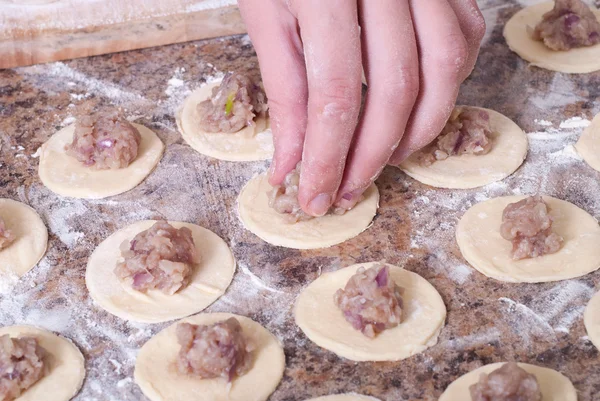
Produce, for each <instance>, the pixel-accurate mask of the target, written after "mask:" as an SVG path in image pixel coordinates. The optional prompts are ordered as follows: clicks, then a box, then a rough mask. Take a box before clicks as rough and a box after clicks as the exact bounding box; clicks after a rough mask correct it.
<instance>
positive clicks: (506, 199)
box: [456, 196, 600, 283]
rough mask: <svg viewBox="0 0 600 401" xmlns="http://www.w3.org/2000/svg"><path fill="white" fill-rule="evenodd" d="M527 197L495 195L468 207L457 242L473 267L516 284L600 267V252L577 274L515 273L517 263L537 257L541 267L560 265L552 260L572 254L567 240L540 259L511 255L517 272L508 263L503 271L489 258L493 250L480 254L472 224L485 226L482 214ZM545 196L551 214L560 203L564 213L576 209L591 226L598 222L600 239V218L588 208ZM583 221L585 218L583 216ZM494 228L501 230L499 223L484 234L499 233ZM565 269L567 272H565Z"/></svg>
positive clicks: (597, 233)
mask: <svg viewBox="0 0 600 401" xmlns="http://www.w3.org/2000/svg"><path fill="white" fill-rule="evenodd" d="M526 197H527V196H501V197H497V198H492V199H489V200H487V201H484V202H480V203H478V204H475V205H473V206H472V207H471V208H469V210H467V212H466V213H465V214H464V215H463V217H461V219H460V221H459V222H458V225H457V227H456V241H457V243H458V247H459V249H460V252H461V254H462V256H463V258H464V259H465V260H466V261H467V262H468V263H469V265H470V266H471V267H473V268H474V269H475V270H477V271H479V272H480V273H482V274H483V275H485V276H487V277H490V278H493V279H495V280H499V281H504V282H513V283H541V282H551V281H561V280H567V279H571V278H576V277H581V276H583V275H586V274H589V273H591V272H593V271H595V270H597V269H598V268H599V267H600V252H599V255H598V260H596V261H595V262H594V261H590V262H589V263H588V265H589V266H586V267H585V268H580V270H579V271H577V272H575V273H574V274H573V273H571V274H569V272H570V271H569V270H568V269H565V270H564V271H563V272H559V273H554V274H553V273H552V272H550V273H549V274H547V275H545V276H537V277H536V276H534V275H531V274H519V275H515V274H514V272H515V270H516V271H517V273H518V269H516V268H515V267H514V266H516V265H518V264H520V265H523V264H529V263H531V262H530V261H534V260H535V261H536V262H537V263H531V264H532V265H534V266H539V265H548V266H553V265H554V264H556V262H554V263H552V261H553V260H556V259H557V257H558V258H561V257H564V256H565V255H566V256H569V255H568V254H567V253H566V252H565V246H566V242H565V244H563V247H562V248H561V249H560V250H559V251H558V252H557V253H554V254H551V255H546V256H542V257H541V258H539V259H538V258H536V259H524V260H522V261H516V262H513V261H512V259H510V256H509V257H508V259H509V260H510V266H512V270H513V274H510V273H506V272H505V270H506V266H502V267H504V269H503V270H500V269H499V268H498V267H497V263H496V262H494V261H491V260H490V258H489V257H488V256H489V255H490V253H489V252H488V253H485V252H483V253H484V254H485V257H481V256H480V254H481V253H482V251H479V248H478V247H476V246H474V245H473V242H472V241H471V239H472V235H471V233H472V232H473V231H474V230H473V229H470V228H469V227H474V228H475V227H478V226H483V224H479V225H476V224H475V223H477V222H478V220H477V218H478V215H479V214H481V213H485V214H486V215H487V213H488V210H492V211H493V212H495V213H494V214H499V215H500V216H501V214H502V211H503V210H504V208H505V207H506V206H507V205H508V204H509V203H514V202H518V201H520V200H522V199H525V198H526ZM543 198H544V200H545V201H546V202H548V203H549V204H550V210H551V212H550V213H555V212H553V210H556V209H557V206H558V209H559V211H560V212H561V215H562V213H563V211H564V210H571V211H572V212H574V213H577V214H579V215H580V216H583V215H585V216H586V217H585V219H586V220H587V223H588V224H589V225H590V226H592V225H594V224H595V225H594V227H595V228H594V230H595V231H596V233H595V234H596V236H597V237H598V238H600V227H599V226H598V222H597V220H596V219H595V218H594V217H593V216H591V215H590V214H589V213H587V212H586V211H585V210H583V209H581V208H579V207H577V206H576V205H573V204H572V203H570V202H567V201H564V200H561V199H557V198H553V197H551V196H543ZM490 205H492V206H493V207H490ZM498 209H501V210H498ZM484 210H485V212H484ZM555 217H556V216H555ZM486 218H487V216H486ZM581 220H583V219H581ZM500 221H501V217H500ZM469 223H471V224H469ZM494 230H497V232H499V230H500V226H499V225H498V227H497V228H496V227H494V228H492V229H489V230H487V231H484V232H483V234H485V233H491V232H495V231H494ZM475 232H476V233H478V234H479V232H478V231H477V230H475ZM561 233H562V232H561ZM498 235H499V234H498ZM480 238H481V237H480ZM486 238H488V239H489V240H490V241H491V242H495V243H497V242H496V238H490V237H489V236H486ZM500 239H502V238H501V237H500ZM502 240H503V239H502ZM503 241H506V240H503ZM502 246H504V247H507V249H510V247H511V246H510V243H509V242H508V241H506V242H505V243H503V245H502ZM508 252H509V251H508ZM490 265H491V266H490ZM578 265H579V266H581V265H582V264H578ZM565 272H566V273H567V274H565Z"/></svg>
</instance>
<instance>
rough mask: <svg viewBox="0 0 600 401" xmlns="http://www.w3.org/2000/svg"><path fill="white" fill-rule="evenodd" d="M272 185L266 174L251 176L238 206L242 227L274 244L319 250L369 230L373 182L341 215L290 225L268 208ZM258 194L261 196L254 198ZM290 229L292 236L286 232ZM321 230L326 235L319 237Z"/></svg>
mask: <svg viewBox="0 0 600 401" xmlns="http://www.w3.org/2000/svg"><path fill="white" fill-rule="evenodd" d="M271 188H272V187H271V186H270V185H269V184H268V182H267V179H266V175H265V174H260V175H257V176H254V177H253V178H252V179H250V180H249V181H248V182H247V183H246V185H245V186H244V187H243V188H242V190H241V192H240V194H239V196H238V199H237V209H238V215H239V217H240V220H241V221H242V224H243V225H244V228H246V229H247V230H248V231H250V232H252V233H253V234H254V235H256V236H257V237H259V238H260V239H262V240H263V241H265V242H267V243H269V244H271V245H275V246H282V247H286V248H292V249H321V248H329V247H331V246H334V245H337V244H341V243H342V242H345V241H347V240H350V239H352V238H354V237H356V236H358V235H360V234H361V233H362V232H363V231H365V230H366V229H368V228H369V227H370V226H371V224H372V221H373V219H374V218H375V216H376V215H377V209H378V208H379V190H378V188H377V186H376V185H375V184H372V185H371V186H370V187H369V188H368V189H367V191H365V199H364V200H363V201H362V202H360V203H358V204H357V205H356V206H355V207H354V208H353V209H352V210H350V211H348V212H346V213H345V214H344V215H340V216H338V215H327V216H323V217H321V218H316V219H312V220H308V221H304V222H298V223H295V224H289V223H286V222H285V219H284V218H283V216H282V215H280V214H279V213H277V212H276V211H275V210H273V209H272V208H270V207H269V205H268V196H267V191H269V190H270V189H271ZM257 197H260V198H259V199H258V200H257ZM290 232H291V233H293V235H292V236H290V235H286V234H287V233H290ZM321 232H326V234H327V235H326V236H320V235H321V234H320V233H321ZM331 233H333V234H331Z"/></svg>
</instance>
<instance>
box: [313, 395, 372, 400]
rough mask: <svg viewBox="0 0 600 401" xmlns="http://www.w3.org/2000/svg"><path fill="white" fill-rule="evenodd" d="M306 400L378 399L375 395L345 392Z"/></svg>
mask: <svg viewBox="0 0 600 401" xmlns="http://www.w3.org/2000/svg"><path fill="white" fill-rule="evenodd" d="M306 401H379V399H378V398H375V397H368V396H366V395H360V394H354V393H347V394H334V395H326V396H323V397H317V398H312V399H310V400H306Z"/></svg>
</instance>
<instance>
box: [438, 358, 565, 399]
mask: <svg viewBox="0 0 600 401" xmlns="http://www.w3.org/2000/svg"><path fill="white" fill-rule="evenodd" d="M504 364H505V362H500V363H493V364H491V365H486V366H482V367H480V368H478V369H475V370H473V371H472V372H469V373H467V374H466V375H463V376H461V377H459V378H458V379H456V380H455V381H454V382H452V383H451V384H450V385H449V386H448V388H447V389H446V391H444V393H443V394H442V396H441V397H440V399H439V400H438V401H465V400H470V399H471V393H470V392H469V387H471V386H472V385H473V384H475V383H477V382H479V379H480V378H481V374H483V373H486V374H490V373H492V372H493V371H494V370H496V369H498V368H501V367H502V366H503V365H504ZM518 365H519V367H520V368H522V369H524V370H525V371H527V373H531V374H534V375H535V377H536V378H537V380H538V383H539V385H540V390H541V392H542V399H543V400H544V401H577V391H576V390H575V387H573V383H571V381H570V380H569V379H568V378H567V377H566V376H564V375H563V374H562V373H560V372H557V371H555V370H553V369H548V368H543V367H541V366H536V365H530V364H527V363H519V364H518Z"/></svg>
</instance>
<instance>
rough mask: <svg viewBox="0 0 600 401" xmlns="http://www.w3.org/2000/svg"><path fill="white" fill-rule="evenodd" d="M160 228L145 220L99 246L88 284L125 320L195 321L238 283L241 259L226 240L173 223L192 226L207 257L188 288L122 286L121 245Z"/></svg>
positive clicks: (92, 292)
mask: <svg viewBox="0 0 600 401" xmlns="http://www.w3.org/2000/svg"><path fill="white" fill-rule="evenodd" d="M154 223H156V221H154V220H147V221H140V222H137V223H134V224H132V225H130V226H127V227H125V228H123V229H121V230H119V231H117V232H116V233H114V234H112V235H111V236H110V237H108V238H107V239H105V240H104V241H103V242H102V243H101V244H100V245H98V247H97V248H96V250H95V251H94V253H92V256H90V259H89V261H88V266H87V271H86V275H85V283H86V285H87V288H88V290H89V292H90V296H91V297H92V299H93V300H94V301H95V302H96V303H97V304H98V305H99V306H100V307H101V308H102V309H104V310H106V311H107V312H109V313H112V314H113V315H115V316H118V317H120V318H121V319H125V320H131V321H135V322H143V323H159V322H166V321H169V320H173V319H180V318H182V317H185V316H189V315H191V314H193V313H197V312H200V311H202V310H203V309H205V308H207V307H208V306H209V305H211V304H212V303H213V302H215V301H216V300H217V299H219V297H221V295H223V294H224V293H225V291H226V290H227V287H229V284H230V283H231V280H232V279H233V274H234V273H235V259H234V258H233V254H232V253H231V250H230V249H229V247H228V246H227V244H226V243H225V241H223V240H222V239H221V238H220V237H219V236H218V235H216V234H215V233H213V232H212V231H210V230H208V229H206V228H203V227H200V226H198V225H195V224H190V223H180V222H169V223H170V224H171V225H172V226H173V227H175V228H181V227H187V228H189V229H190V230H191V231H192V236H193V238H194V244H195V245H196V249H197V250H198V253H199V255H200V256H201V258H202V261H201V262H200V264H199V265H197V266H195V268H194V273H193V275H192V279H191V281H190V283H189V284H188V285H187V287H185V288H184V289H182V290H181V291H178V292H176V293H175V294H173V295H166V294H164V293H163V292H161V291H160V290H149V291H148V292H146V293H142V292H139V291H135V290H133V289H131V288H129V287H127V286H126V285H124V284H122V283H121V281H120V280H119V279H118V278H117V276H116V275H115V273H114V269H115V266H116V265H117V261H118V260H119V259H120V258H121V251H120V249H119V247H120V245H121V244H122V243H123V241H131V240H132V239H133V237H135V236H136V235H137V234H138V233H140V232H141V231H144V230H147V229H148V228H150V227H151V226H152V225H154Z"/></svg>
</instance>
